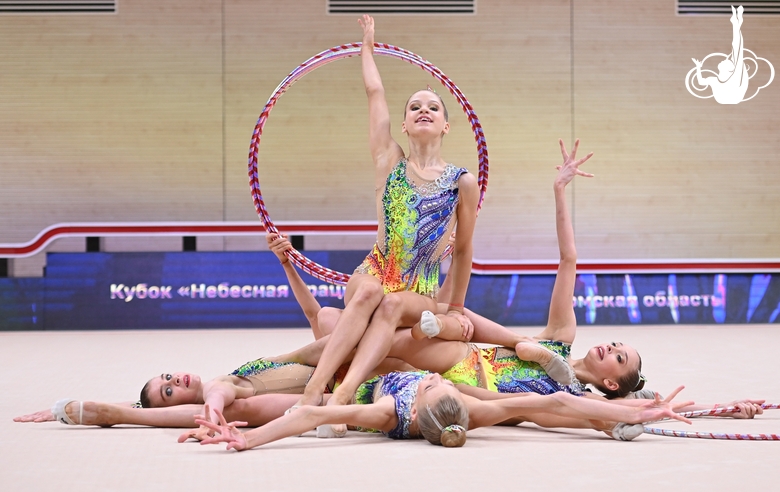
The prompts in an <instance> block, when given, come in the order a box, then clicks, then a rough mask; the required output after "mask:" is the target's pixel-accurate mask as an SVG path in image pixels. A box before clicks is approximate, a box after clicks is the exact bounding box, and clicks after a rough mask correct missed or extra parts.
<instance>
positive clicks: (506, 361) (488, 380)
mask: <svg viewBox="0 0 780 492" xmlns="http://www.w3.org/2000/svg"><path fill="white" fill-rule="evenodd" d="M539 343H540V344H542V345H544V346H545V347H547V348H548V349H550V350H552V351H553V352H555V353H557V354H560V355H561V356H563V357H564V358H567V357H568V356H569V353H570V352H571V345H569V344H568V343H563V342H554V341H550V340H541V341H540V342H539ZM442 377H443V378H445V379H449V380H450V381H452V382H453V383H455V384H467V385H469V386H477V387H480V388H485V389H487V390H490V391H495V392H497V393H537V394H540V395H549V394H551V393H556V392H558V391H564V392H566V393H571V394H573V395H577V396H580V395H582V391H583V386H582V385H581V384H580V383H579V382H578V381H575V382H574V383H573V384H571V385H568V386H564V385H562V384H560V383H558V382H557V381H555V380H554V379H553V378H551V377H550V376H549V375H548V374H547V373H546V372H545V370H544V369H542V367H541V366H540V365H539V364H537V363H535V362H528V361H524V360H520V359H519V358H518V357H517V354H516V353H515V352H514V351H513V350H509V349H506V348H503V347H491V348H483V349H481V348H479V347H477V346H476V345H471V350H470V351H469V354H468V355H467V356H466V357H465V358H464V359H463V360H462V361H460V362H458V363H457V364H455V365H454V366H453V367H452V368H450V369H449V370H448V371H447V372H445V373H444V374H442Z"/></svg>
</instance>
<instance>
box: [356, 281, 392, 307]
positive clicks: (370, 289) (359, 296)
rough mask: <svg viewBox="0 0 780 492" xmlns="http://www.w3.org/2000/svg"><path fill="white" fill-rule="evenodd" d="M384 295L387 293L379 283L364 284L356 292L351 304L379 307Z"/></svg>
mask: <svg viewBox="0 0 780 492" xmlns="http://www.w3.org/2000/svg"><path fill="white" fill-rule="evenodd" d="M384 294H385V291H384V289H383V288H382V284H380V283H378V282H363V283H362V284H360V285H359V286H358V287H357V289H356V290H355V293H354V294H353V295H352V299H350V303H355V302H356V303H358V304H359V305H363V304H371V305H374V306H377V305H378V304H379V303H380V301H381V300H382V296H383V295H384Z"/></svg>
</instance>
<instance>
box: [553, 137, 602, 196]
mask: <svg viewBox="0 0 780 492" xmlns="http://www.w3.org/2000/svg"><path fill="white" fill-rule="evenodd" d="M558 143H559V144H560V145H561V155H563V164H562V165H560V166H556V167H555V169H557V170H558V177H556V178H555V184H556V185H562V186H566V185H567V184H569V182H570V181H571V180H572V179H574V176H585V177H586V178H592V177H593V175H592V174H590V173H586V172H585V171H582V170H581V169H580V166H581V165H582V164H583V163H584V162H585V161H587V160H588V159H590V158H591V157H592V156H593V152H591V153H589V154H588V155H586V156H585V157H583V158H582V159H577V149H578V148H579V146H580V139H579V138H578V139H577V140H575V141H574V148H573V149H572V151H571V154H569V153H568V152H566V146H565V145H564V144H563V140H561V139H558Z"/></svg>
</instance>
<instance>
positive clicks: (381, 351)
mask: <svg viewBox="0 0 780 492" xmlns="http://www.w3.org/2000/svg"><path fill="white" fill-rule="evenodd" d="M358 22H359V23H360V25H361V26H362V29H363V45H362V48H361V59H362V62H361V63H362V73H363V82H364V84H365V90H366V95H367V97H368V114H369V147H370V150H371V156H372V159H373V161H374V169H375V180H374V184H375V189H376V211H377V217H378V221H379V224H380V225H379V228H378V231H377V241H376V244H375V245H374V247H373V249H372V251H371V252H370V253H369V255H368V256H367V257H366V259H365V260H364V261H363V263H362V264H361V265H359V266H358V267H357V269H356V270H355V272H354V274H353V275H352V277H351V278H350V280H349V282H348V283H347V288H346V293H345V296H344V304H345V308H344V311H343V313H342V314H341V316H340V317H339V318H338V320H337V322H336V324H335V327H334V328H333V330H332V333H331V336H330V337H329V340H330V341H329V342H328V343H327V344H326V346H325V348H324V352H323V354H322V357H321V359H320V364H319V365H318V366H317V369H316V370H315V371H314V374H313V375H312V377H311V379H310V381H309V383H308V384H307V385H306V388H305V390H304V393H303V395H302V396H301V398H300V400H299V401H298V402H297V403H296V405H295V406H299V405H304V404H315V405H319V404H321V403H322V395H323V394H324V392H325V390H326V388H327V383H328V382H329V381H330V380H331V379H332V378H333V375H334V374H335V372H336V370H337V369H338V368H339V366H341V365H342V363H343V362H344V361H345V360H346V358H347V356H348V354H349V353H350V352H351V351H352V350H353V349H355V348H356V347H358V343H360V349H362V351H363V352H364V353H365V354H366V356H365V358H360V359H357V360H356V362H359V361H361V360H381V359H382V358H383V357H384V355H385V353H386V352H387V350H388V348H389V342H390V340H389V338H391V337H385V336H384V334H382V335H381V336H379V337H378V336H377V333H382V332H387V331H388V330H395V328H396V327H398V326H412V325H414V324H415V323H416V321H417V319H419V316H420V313H421V312H422V311H424V310H435V309H436V303H435V301H434V296H435V295H436V290H437V289H438V286H439V269H440V264H441V260H442V255H443V251H444V249H445V247H446V246H447V238H449V236H450V233H451V232H452V230H453V229H454V227H455V225H456V224H457V227H458V234H457V237H456V239H455V241H456V245H455V253H454V254H453V261H452V266H451V268H450V273H449V276H451V277H452V295H451V298H450V305H449V306H448V310H447V315H449V316H460V315H462V311H463V301H464V299H465V296H466V289H467V287H468V282H469V277H470V275H471V261H472V244H471V241H472V236H473V232H474V224H475V222H476V215H477V203H478V201H479V189H478V187H477V182H476V178H475V177H474V175H472V174H471V173H469V172H468V170H466V169H465V168H457V167H455V166H453V165H452V164H447V163H446V162H445V161H444V160H443V159H442V158H441V155H440V154H441V145H442V139H443V137H444V135H446V134H447V132H449V128H450V125H449V122H448V114H447V109H446V107H445V106H444V102H443V101H442V99H441V97H439V95H437V94H436V93H435V92H433V91H432V90H421V91H417V92H415V93H414V94H412V95H411V97H410V98H409V100H408V101H407V103H406V105H405V107H404V119H403V122H402V124H401V131H402V132H403V133H406V134H407V137H408V141H409V154H408V156H407V155H406V154H405V153H404V150H403V149H402V148H401V146H400V145H398V143H396V141H395V140H394V139H393V137H392V134H391V132H390V121H391V118H390V111H389V109H388V105H387V101H386V100H385V91H384V87H383V85H382V79H381V77H380V75H379V70H378V69H377V66H376V63H375V61H374V58H373V46H374V19H373V18H371V17H370V16H363V18H362V19H359V20H358ZM399 305H403V306H404V307H405V309H403V310H400V309H397V307H398V306H399ZM401 314H403V315H404V316H401ZM440 336H442V337H445V336H447V334H446V333H442V334H441V335H440ZM457 337H458V338H460V332H458V334H457ZM382 341H384V343H380V342H382ZM370 369H371V368H367V367H365V366H363V365H358V366H357V367H356V366H355V363H354V362H353V364H352V365H351V367H350V371H349V372H348V374H347V375H346V377H345V380H344V382H343V383H342V385H341V386H340V388H345V390H340V389H338V388H337V389H336V390H335V391H334V393H333V397H332V398H330V399H329V401H328V404H347V403H349V402H350V401H351V400H352V396H353V394H354V391H355V390H356V389H357V387H358V385H359V384H361V383H362V382H363V381H365V380H366V379H367V375H368V374H367V372H368V371H370Z"/></svg>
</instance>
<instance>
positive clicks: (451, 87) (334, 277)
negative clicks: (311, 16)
mask: <svg viewBox="0 0 780 492" xmlns="http://www.w3.org/2000/svg"><path fill="white" fill-rule="evenodd" d="M361 45H362V43H350V44H344V45H341V46H334V47H333V48H330V49H327V50H325V51H322V52H320V53H318V54H316V55H314V56H312V57H311V58H309V59H308V60H306V61H305V62H303V63H301V64H300V65H298V67H297V68H295V70H293V71H292V72H290V74H289V75H288V76H287V77H285V78H284V80H282V82H281V83H280V84H279V85H278V86H277V87H276V89H275V90H274V92H273V93H272V94H271V97H270V98H269V99H268V102H267V103H266V104H265V107H264V108H263V111H262V112H261V113H260V117H259V118H258V120H257V124H256V125H255V130H254V132H253V133H252V141H251V143H250V145H249V187H250V189H251V192H252V199H253V201H254V204H255V210H257V215H258V216H259V217H260V220H261V221H262V222H263V225H264V226H265V229H266V230H267V231H268V232H273V233H277V234H278V233H279V230H278V229H277V228H276V226H275V225H274V223H273V221H272V220H271V217H270V216H269V215H268V210H266V208H265V202H264V201H263V195H262V194H261V192H260V182H259V179H258V176H257V154H258V149H259V147H260V138H261V137H262V135H263V128H264V127H265V124H266V122H267V121H268V116H269V115H270V113H271V110H272V109H273V107H274V106H275V105H276V102H277V101H278V100H279V98H280V97H282V95H283V94H284V93H285V92H287V90H288V89H289V88H290V87H291V86H292V85H293V84H294V83H295V82H296V81H298V80H299V79H300V78H302V77H303V76H304V75H306V74H307V73H309V72H312V71H314V70H316V69H317V68H319V67H321V66H323V65H327V64H328V63H331V62H333V61H336V60H340V59H342V58H351V57H353V56H358V55H360V47H361ZM374 53H376V54H378V55H384V56H390V57H393V58H398V59H400V60H403V61H405V62H408V63H411V64H412V65H416V66H418V67H420V68H421V69H423V70H425V71H426V72H428V73H429V74H431V75H432V76H433V77H434V78H435V79H436V80H438V81H439V82H441V84H442V85H443V86H444V87H446V88H447V90H448V91H450V93H451V94H452V95H453V96H454V97H455V99H456V100H457V101H458V103H459V104H460V106H461V108H462V109H463V112H464V113H466V116H467V117H468V120H469V122H470V123H471V129H472V130H473V132H474V138H475V140H476V142H477V156H478V158H479V177H478V184H479V204H478V205H477V213H479V210H480V209H481V208H482V202H483V200H484V198H485V192H486V191H487V182H488V150H487V143H486V142H485V134H484V132H483V131H482V124H481V123H480V122H479V118H477V114H476V113H475V112H474V109H473V108H472V107H471V103H469V101H468V99H466V96H464V95H463V92H461V90H460V89H459V88H458V86H457V85H455V83H454V82H452V80H450V79H449V78H448V77H447V76H446V75H445V74H444V72H442V71H441V70H439V69H438V68H437V67H436V66H435V65H433V64H432V63H431V62H429V61H427V60H425V59H423V58H421V57H420V56H418V55H416V54H414V53H412V52H411V51H408V50H405V49H403V48H399V47H397V46H393V45H389V44H383V43H374ZM451 251H452V248H450V247H449V246H448V247H447V249H446V250H445V251H444V254H445V255H448V254H450V253H451ZM287 256H288V257H289V258H290V260H291V261H292V262H293V263H295V265H297V266H298V267H299V268H300V269H301V270H303V271H305V272H306V273H308V274H309V275H311V276H313V277H316V278H318V279H320V280H323V281H325V282H328V283H332V284H339V285H344V284H346V283H347V282H348V281H349V277H350V276H349V275H348V274H345V273H341V272H337V271H335V270H331V269H330V268H326V267H324V266H322V265H320V264H318V263H316V262H314V261H312V260H310V259H308V258H306V256H304V255H303V254H301V253H300V252H299V251H298V250H295V249H293V250H291V251H288V252H287Z"/></svg>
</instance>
